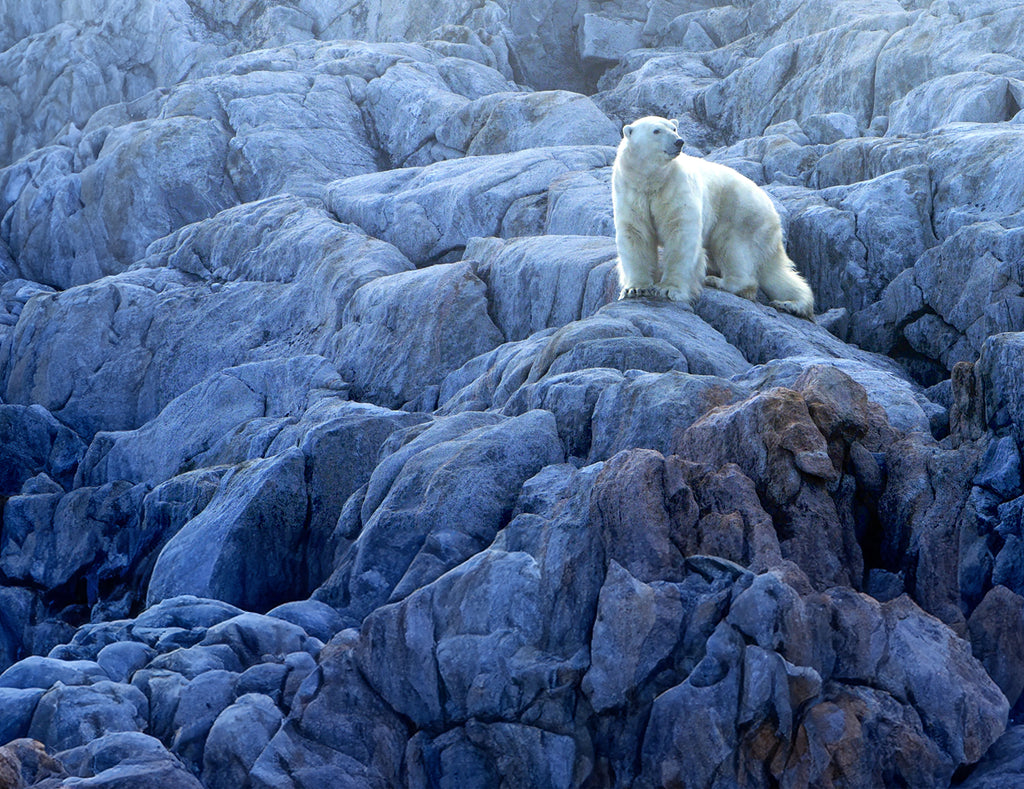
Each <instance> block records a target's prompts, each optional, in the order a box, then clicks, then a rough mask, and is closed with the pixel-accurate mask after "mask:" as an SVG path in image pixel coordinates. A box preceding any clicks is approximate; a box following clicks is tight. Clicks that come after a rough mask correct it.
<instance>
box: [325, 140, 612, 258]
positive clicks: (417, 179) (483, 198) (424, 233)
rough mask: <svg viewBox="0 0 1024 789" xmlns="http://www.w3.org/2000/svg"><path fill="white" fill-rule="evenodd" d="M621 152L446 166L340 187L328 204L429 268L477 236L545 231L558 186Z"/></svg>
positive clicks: (544, 154)
mask: <svg viewBox="0 0 1024 789" xmlns="http://www.w3.org/2000/svg"><path fill="white" fill-rule="evenodd" d="M613 153H614V151H613V149H611V148H609V147H600V146H576V147H559V148H537V149H532V150H527V151H522V152H519V153H512V154H504V155H496V156H489V157H471V158H465V159H459V160H454V161H448V162H439V163H437V164H433V165H430V166H428V167H423V168H404V169H401V170H395V171H391V172H387V173H378V174H374V175H366V176H360V177H356V178H348V179H346V180H344V181H339V182H336V183H334V184H332V185H331V186H330V187H329V188H328V190H327V201H328V205H329V207H330V210H331V211H332V212H333V213H334V215H335V216H336V217H337V218H338V220H339V221H342V222H353V223H355V224H357V225H359V226H360V227H362V228H363V229H364V230H365V231H366V232H368V233H369V234H370V235H372V236H375V237H377V238H382V239H384V240H386V241H389V242H391V243H393V244H394V245H395V246H396V247H398V249H399V250H401V252H402V253H403V254H404V255H406V257H408V258H409V259H410V260H412V261H413V262H414V263H416V264H417V265H424V264H426V263H432V262H437V261H439V260H442V259H444V258H445V257H446V256H448V255H451V254H458V253H460V252H461V251H462V250H463V249H464V248H465V246H466V244H467V242H468V241H469V239H470V238H473V237H478V236H501V237H510V236H523V235H538V234H540V233H541V232H542V230H543V221H544V210H545V209H544V206H545V203H546V199H547V192H548V188H549V186H550V185H551V183H552V181H554V180H555V179H556V178H559V177H562V176H565V175H568V174H570V173H575V172H581V171H587V170H591V169H594V168H597V167H606V166H607V165H608V164H610V163H611V158H612V155H613ZM399 228H401V231H400V232H399Z"/></svg>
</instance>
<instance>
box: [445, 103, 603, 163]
mask: <svg viewBox="0 0 1024 789" xmlns="http://www.w3.org/2000/svg"><path fill="white" fill-rule="evenodd" d="M436 137H437V140H438V141H439V142H440V143H442V144H443V145H446V146H448V147H450V148H453V149H455V150H457V151H461V152H463V153H464V154H465V155H467V156H484V155H488V154H498V153H512V152H513V151H521V150H526V149H528V148H540V147H547V146H563V145H617V144H618V141H619V130H618V128H617V127H616V126H615V124H613V123H612V122H611V121H610V120H608V118H607V117H606V116H605V114H604V113H603V112H601V110H599V109H598V108H597V106H596V105H595V104H594V102H593V101H591V100H590V99H589V98H587V97H586V96H581V95H579V94H577V93H571V92H569V91H564V90H553V91H537V92H534V93H490V94H489V95H486V96H482V97H481V98H479V99H476V100H475V101H473V102H471V103H469V104H467V105H464V106H463V107H462V108H461V109H459V110H458V111H457V112H454V113H452V114H451V115H449V116H448V118H447V120H446V121H445V122H444V123H443V125H441V126H440V128H438V130H437V132H436Z"/></svg>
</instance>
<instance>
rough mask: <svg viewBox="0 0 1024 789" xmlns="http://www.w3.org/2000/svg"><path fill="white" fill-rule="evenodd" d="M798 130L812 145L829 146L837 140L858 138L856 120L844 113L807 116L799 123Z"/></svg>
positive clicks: (858, 131)
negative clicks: (804, 134) (801, 130)
mask: <svg viewBox="0 0 1024 789" xmlns="http://www.w3.org/2000/svg"><path fill="white" fill-rule="evenodd" d="M800 128H801V129H803V131H804V133H806V134H807V137H808V139H809V140H810V142H811V143H813V144H825V145H829V144H831V143H834V142H836V141H837V140H843V139H846V138H848V137H858V136H860V130H859V129H858V127H857V119H856V118H853V117H852V116H850V115H847V114H846V113H845V112H826V113H822V114H818V115H808V116H807V117H806V118H804V119H803V121H801V123H800Z"/></svg>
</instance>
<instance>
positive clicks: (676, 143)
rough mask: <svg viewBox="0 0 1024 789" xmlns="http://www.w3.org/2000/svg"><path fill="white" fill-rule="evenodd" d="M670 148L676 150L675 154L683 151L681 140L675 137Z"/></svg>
mask: <svg viewBox="0 0 1024 789" xmlns="http://www.w3.org/2000/svg"><path fill="white" fill-rule="evenodd" d="M672 147H673V148H675V149H676V153H679V152H680V151H681V150H683V138H682V137H676V138H675V140H673V141H672Z"/></svg>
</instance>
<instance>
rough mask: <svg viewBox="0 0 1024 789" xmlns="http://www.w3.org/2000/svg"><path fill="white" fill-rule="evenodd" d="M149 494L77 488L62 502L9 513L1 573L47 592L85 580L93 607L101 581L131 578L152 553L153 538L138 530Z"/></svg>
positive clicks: (49, 500)
mask: <svg viewBox="0 0 1024 789" xmlns="http://www.w3.org/2000/svg"><path fill="white" fill-rule="evenodd" d="M146 492H147V490H146V489H145V486H140V485H132V484H131V483H128V482H115V483H110V484H107V485H103V486H101V487H98V488H78V489H76V490H74V491H72V492H71V493H69V494H67V495H65V496H63V497H61V498H60V500H59V501H55V500H54V498H55V497H53V496H49V495H44V496H30V497H24V498H25V499H27V501H25V502H24V504H25V505H26V506H24V507H20V506H18V505H15V507H13V508H10V512H5V513H4V516H5V517H4V533H3V539H2V541H0V546H2V547H0V567H2V568H3V571H4V572H5V573H6V575H7V576H8V577H10V578H16V579H21V580H25V581H32V582H34V583H37V584H39V585H40V586H41V587H42V588H44V589H48V590H55V589H58V588H59V587H61V586H63V585H66V584H68V583H69V582H72V581H76V580H77V579H83V580H85V582H86V585H87V589H86V597H87V599H88V602H89V603H90V604H92V603H94V602H96V600H97V598H98V596H99V589H98V587H97V585H98V581H99V578H101V577H102V578H103V579H104V580H107V579H109V578H118V577H122V578H124V577H129V576H130V575H131V573H132V571H133V569H134V568H135V567H136V566H137V565H138V563H139V561H140V560H141V558H142V555H143V553H144V552H145V550H146V548H147V547H148V546H147V544H146V543H147V536H148V535H144V534H143V533H142V532H141V531H140V530H139V528H138V517H139V510H140V509H141V506H140V505H141V503H142V498H143V496H145V494H146ZM37 505H39V506H37ZM58 545H59V546H60V548H59V549H58V548H57V546H58ZM44 557H59V559H56V560H55V559H45V558H44Z"/></svg>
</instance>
